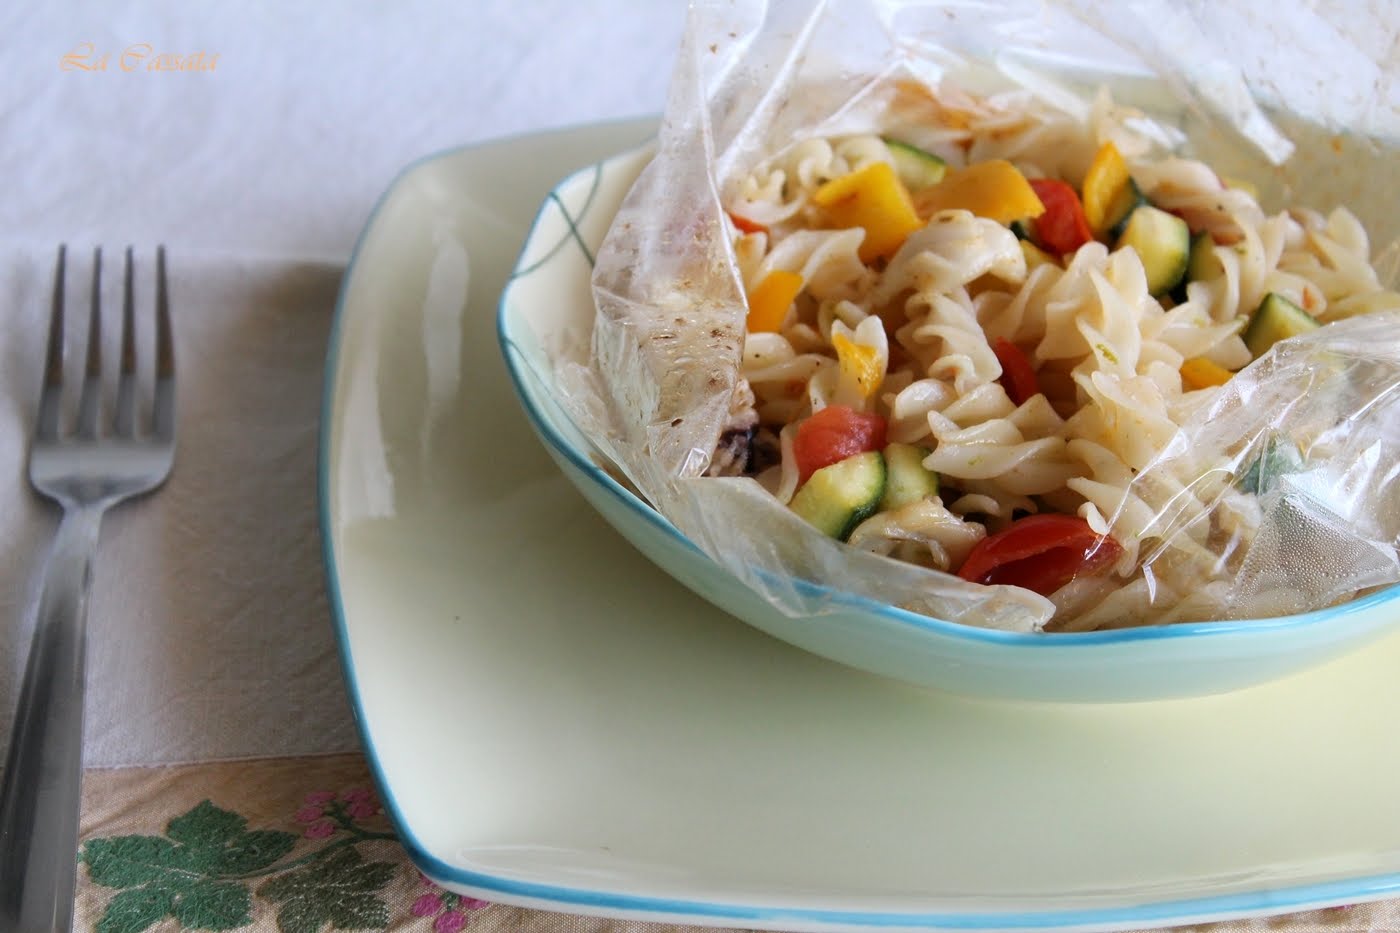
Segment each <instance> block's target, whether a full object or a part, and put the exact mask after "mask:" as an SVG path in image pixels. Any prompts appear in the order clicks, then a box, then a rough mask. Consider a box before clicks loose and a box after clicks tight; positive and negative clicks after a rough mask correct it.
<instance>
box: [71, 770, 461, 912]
mask: <svg viewBox="0 0 1400 933" xmlns="http://www.w3.org/2000/svg"><path fill="white" fill-rule="evenodd" d="M288 822H289V824H290V825H293V826H296V827H297V828H298V829H299V831H298V832H291V831H288V830H286V829H282V828H258V829H250V828H249V821H248V819H247V818H246V817H244V816H242V815H240V814H238V813H236V812H233V811H231V810H226V809H223V808H221V807H219V806H217V805H215V804H214V803H213V802H211V801H209V800H204V801H202V802H201V803H199V804H197V805H196V806H195V807H193V808H192V809H190V810H188V811H187V812H185V813H183V814H181V815H179V816H177V817H175V818H174V819H172V820H170V821H169V823H167V824H166V827H165V832H164V834H163V835H160V836H151V835H122V836H107V837H98V838H90V839H88V840H87V841H86V842H85V843H84V844H83V845H82V847H81V849H80V851H79V853H78V859H79V861H80V862H81V863H82V865H83V866H84V868H85V869H86V874H87V880H88V881H90V882H91V883H93V884H95V885H99V886H102V887H105V888H112V889H116V893H115V894H114V895H113V896H112V897H111V899H110V900H109V901H108V902H107V904H106V907H105V909H104V910H103V911H102V912H101V915H100V917H99V918H98V919H97V922H96V927H95V929H96V931H97V933H143V931H146V930H150V929H151V928H152V927H155V926H157V925H160V924H162V923H163V922H164V921H167V920H168V919H171V918H173V919H174V921H175V923H176V924H177V927H178V928H179V929H187V930H237V929H240V928H244V927H248V926H250V925H252V924H253V923H254V922H255V920H256V919H257V918H258V916H260V915H265V914H268V913H270V914H272V915H273V916H275V919H276V926H277V929H278V930H280V931H282V933H322V931H325V930H380V931H382V930H387V929H389V928H390V927H391V925H393V926H398V925H399V924H400V923H401V922H402V921H403V920H412V919H415V918H431V924H432V925H431V929H432V930H433V931H434V933H458V931H460V930H462V929H463V928H464V927H466V925H467V923H468V920H469V913H470V912H471V911H475V910H480V909H481V908H483V907H486V906H487V902H485V901H481V900H477V899H475V898H468V897H463V896H461V895H458V894H453V893H450V892H447V891H443V890H442V889H440V888H438V887H437V886H436V885H433V884H432V882H430V881H428V879H427V878H425V877H424V876H423V875H421V874H420V873H419V872H418V871H417V870H416V869H415V868H413V867H412V866H411V865H410V864H409V863H408V861H407V858H406V857H405V856H404V855H403V853H402V850H401V849H400V848H399V847H398V846H397V842H396V837H395V836H394V834H393V833H392V832H391V831H389V828H388V822H387V820H386V819H385V818H384V816H383V808H382V807H380V805H379V802H378V801H377V800H376V799H375V796H374V792H373V791H371V790H369V789H368V788H363V787H355V788H350V789H348V790H344V791H341V792H339V793H337V792H334V791H313V792H312V793H309V794H307V795H306V796H305V798H304V800H303V801H302V805H301V806H300V807H299V808H298V809H297V810H296V812H295V813H293V814H292V816H291V819H290V821H288ZM386 843H393V846H392V848H389V849H388V850H387V854H389V855H390V856H391V858H392V860H386V859H384V858H382V857H380V856H383V855H384V854H386V848H385V844H386ZM394 856H396V857H394ZM407 878H414V879H417V880H418V882H419V884H420V886H421V887H423V888H426V889H427V890H425V891H423V893H421V894H420V895H419V896H418V897H417V899H416V900H414V901H413V902H412V905H411V906H410V907H409V908H408V910H407V911H406V913H407V916H405V917H394V916H392V913H393V912H392V911H391V903H390V900H388V899H386V897H385V895H384V892H385V888H386V887H387V886H389V885H390V884H391V882H393V881H395V880H396V879H398V880H400V881H401V882H402V881H405V880H407ZM394 900H395V901H401V900H402V898H396V899H394ZM396 906H397V905H396ZM399 909H400V912H403V911H402V908H401V907H400V908H399ZM420 922H421V921H420Z"/></svg>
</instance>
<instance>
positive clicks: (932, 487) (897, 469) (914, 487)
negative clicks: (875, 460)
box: [880, 443, 938, 512]
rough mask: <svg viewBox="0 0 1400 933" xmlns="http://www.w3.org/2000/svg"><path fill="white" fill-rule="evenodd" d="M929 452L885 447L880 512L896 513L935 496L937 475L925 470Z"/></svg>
mask: <svg viewBox="0 0 1400 933" xmlns="http://www.w3.org/2000/svg"><path fill="white" fill-rule="evenodd" d="M929 453H930V451H929V450H928V449H927V448H924V447H915V446H914V445H913V444H899V443H894V444H888V445H886V447H885V495H884V498H882V499H881V500H880V511H882V512H883V511H885V510H886V509H899V508H903V507H904V506H906V505H909V504H910V503H912V502H919V501H922V500H923V499H926V498H928V497H929V496H936V495H938V474H937V473H935V472H933V471H932V470H930V469H929V468H928V467H926V466H924V458H925V457H927V456H928V455H929Z"/></svg>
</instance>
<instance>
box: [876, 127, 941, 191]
mask: <svg viewBox="0 0 1400 933" xmlns="http://www.w3.org/2000/svg"><path fill="white" fill-rule="evenodd" d="M885 145H886V146H888V147H889V149H890V156H891V157H892V158H893V159H894V172H895V174H896V175H898V176H899V180H900V181H902V182H904V187H906V188H908V189H909V190H910V191H919V190H922V189H924V188H928V187H931V186H933V185H936V184H938V183H939V182H940V181H942V180H943V176H944V175H945V174H947V172H948V163H947V162H944V161H943V160H942V159H940V158H939V157H938V156H936V155H934V154H933V153H932V152H925V151H924V150H922V149H920V148H918V147H917V146H911V145H909V144H908V143H902V142H900V141H899V140H897V139H886V140H885Z"/></svg>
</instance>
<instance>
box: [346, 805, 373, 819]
mask: <svg viewBox="0 0 1400 933" xmlns="http://www.w3.org/2000/svg"><path fill="white" fill-rule="evenodd" d="M345 812H346V813H348V814H349V815H350V819H352V820H367V819H369V818H370V817H372V816H374V815H375V814H376V813H378V812H379V806H378V804H376V803H375V802H374V801H372V800H356V801H353V802H352V803H351V804H350V805H349V806H347V807H346V808H345Z"/></svg>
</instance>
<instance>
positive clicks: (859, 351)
mask: <svg viewBox="0 0 1400 933" xmlns="http://www.w3.org/2000/svg"><path fill="white" fill-rule="evenodd" d="M831 345H832V346H833V347H835V348H836V362H837V363H838V364H839V365H840V367H841V375H842V376H844V377H846V378H848V379H854V380H855V383H856V385H858V386H859V387H860V394H861V396H862V397H863V398H870V396H872V395H874V394H875V390H876V389H878V388H880V383H882V382H884V381H885V368H884V366H883V365H881V363H880V351H879V350H876V349H875V348H874V347H872V346H867V345H866V344H863V343H856V342H855V341H854V340H851V339H850V338H848V337H846V336H844V335H842V334H832V335H831Z"/></svg>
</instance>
